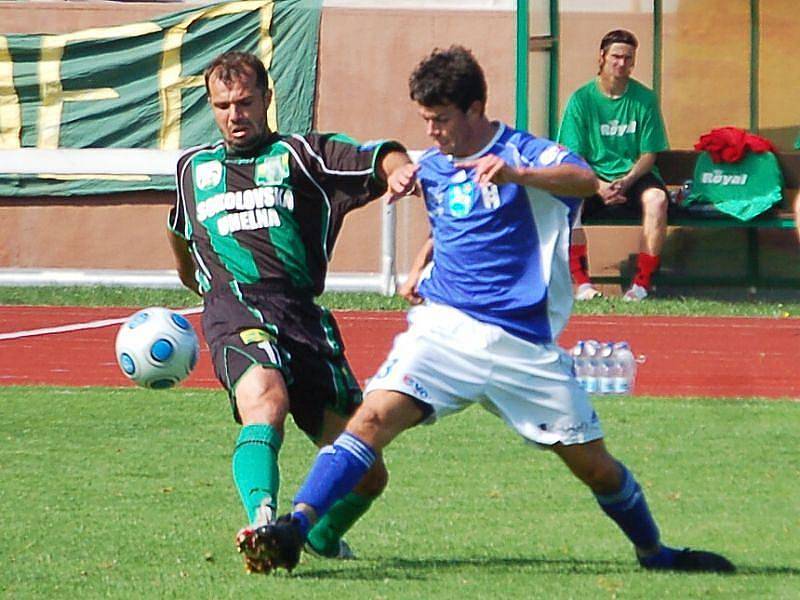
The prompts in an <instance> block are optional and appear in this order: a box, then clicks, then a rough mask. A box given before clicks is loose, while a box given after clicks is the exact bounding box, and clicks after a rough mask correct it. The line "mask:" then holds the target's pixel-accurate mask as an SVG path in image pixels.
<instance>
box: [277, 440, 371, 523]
mask: <svg viewBox="0 0 800 600" xmlns="http://www.w3.org/2000/svg"><path fill="white" fill-rule="evenodd" d="M374 462H375V451H374V450H373V449H372V448H370V447H369V446H368V445H367V444H365V443H364V442H362V441H361V440H360V439H358V438H357V437H356V436H354V435H353V434H351V433H347V432H345V433H343V434H341V435H340V436H339V437H338V438H336V441H335V442H333V445H332V446H325V447H324V448H322V449H321V450H320V451H319V454H317V458H316V460H315V461H314V465H313V466H312V467H311V470H310V471H309V472H308V475H307V476H306V480H305V481H304V482H303V485H302V486H301V487H300V489H299V490H298V492H297V495H296V496H295V497H294V503H295V505H297V504H301V503H302V504H308V505H309V506H311V507H312V508H313V509H314V511H315V512H316V513H317V518H320V517H322V515H324V514H325V513H326V512H328V509H329V508H330V507H331V506H332V505H333V503H334V502H336V501H337V500H340V499H341V498H344V497H345V496H346V495H347V494H348V493H350V492H351V491H352V490H353V488H354V487H355V486H356V484H357V483H358V482H359V481H360V480H361V478H362V477H363V476H364V473H366V472H367V471H369V468H370V467H371V466H372V464H373V463H374ZM301 514H302V513H301V512H300V511H295V512H293V513H292V516H294V517H296V518H297V519H298V520H299V523H300V528H301V529H302V530H304V531H303V535H304V536H305V535H307V534H308V530H309V529H310V522H309V520H308V518H307V517H305V518H303V517H301V516H300V515H301Z"/></svg>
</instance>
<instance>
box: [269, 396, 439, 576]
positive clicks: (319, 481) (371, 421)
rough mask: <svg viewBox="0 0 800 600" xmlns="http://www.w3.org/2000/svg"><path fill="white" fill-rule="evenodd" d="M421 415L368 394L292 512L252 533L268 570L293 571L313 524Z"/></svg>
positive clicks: (320, 459) (405, 400)
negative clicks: (255, 535) (265, 556)
mask: <svg viewBox="0 0 800 600" xmlns="http://www.w3.org/2000/svg"><path fill="white" fill-rule="evenodd" d="M425 414H426V413H425V411H424V410H423V408H421V407H420V406H419V404H418V403H417V401H416V400H415V399H414V398H411V397H410V396H406V395H405V394H401V393H399V392H395V391H389V390H376V391H375V392H373V393H371V394H369V395H368V396H367V398H366V400H365V401H364V404H362V405H361V406H360V407H359V408H358V409H357V410H356V413H355V414H354V415H353V417H352V419H350V421H349V422H348V425H347V429H346V431H345V432H344V433H342V434H341V435H340V436H339V437H337V438H336V440H335V441H334V443H333V444H332V445H330V446H325V447H324V448H322V449H321V450H320V452H319V454H317V458H316V460H315V461H314V464H313V465H312V467H311V470H310V471H309V472H308V475H306V479H305V481H304V482H303V485H302V486H301V487H300V489H299V490H298V492H297V495H296V496H295V498H294V509H293V510H292V512H291V513H290V514H286V515H283V516H281V517H280V518H279V519H278V520H277V521H276V522H275V523H274V524H272V525H267V526H265V527H263V528H261V529H260V530H259V531H258V532H257V535H258V537H259V540H260V541H261V543H262V544H263V546H264V548H265V552H266V553H267V555H268V556H269V562H270V566H271V568H278V567H283V568H285V569H287V570H289V571H291V570H292V569H294V567H295V566H297V563H298V562H299V559H300V550H301V548H302V546H303V543H304V542H305V540H306V538H307V536H308V534H309V531H310V530H311V527H312V526H313V525H314V521H315V520H316V519H317V518H322V517H324V516H325V515H326V514H327V512H328V511H329V510H330V509H331V508H332V507H333V506H334V505H335V504H336V502H338V501H341V500H342V499H343V498H345V497H346V496H347V494H349V493H351V492H352V491H353V490H354V488H355V486H356V485H357V484H358V483H359V482H360V481H361V480H362V479H363V478H364V477H365V475H367V473H368V472H369V471H370V469H371V468H372V467H373V465H374V464H375V462H376V461H377V459H378V457H379V456H380V452H381V450H382V449H383V448H384V447H385V446H386V445H387V444H389V443H390V442H391V441H392V440H393V439H394V438H395V437H397V436H398V435H399V434H400V433H401V432H403V431H404V430H406V429H408V428H410V427H412V426H414V425H415V424H417V423H418V422H419V421H420V420H421V419H422V418H423V417H424V416H425Z"/></svg>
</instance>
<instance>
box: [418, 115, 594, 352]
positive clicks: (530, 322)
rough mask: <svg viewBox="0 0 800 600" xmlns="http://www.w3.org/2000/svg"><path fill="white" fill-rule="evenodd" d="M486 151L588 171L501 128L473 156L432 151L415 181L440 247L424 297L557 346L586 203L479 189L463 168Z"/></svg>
mask: <svg viewBox="0 0 800 600" xmlns="http://www.w3.org/2000/svg"><path fill="white" fill-rule="evenodd" d="M485 154H495V155H497V156H499V157H501V158H502V159H503V160H505V161H506V163H508V164H510V165H513V166H524V167H550V166H556V165H559V164H565V163H570V164H576V165H580V166H583V167H586V168H587V169H588V168H589V167H588V166H587V165H586V163H584V162H583V160H581V158H579V157H578V156H577V155H575V154H573V153H571V152H570V151H569V150H567V149H565V148H564V147H562V146H559V145H557V144H555V143H554V142H552V141H550V140H547V139H544V138H537V137H535V136H533V135H531V134H529V133H527V132H524V131H518V130H515V129H512V128H511V127H508V126H506V125H503V124H502V123H501V124H499V127H498V130H497V133H496V135H495V136H494V138H493V139H492V140H491V141H490V142H489V143H488V144H487V145H486V147H485V148H483V149H481V150H480V151H479V152H478V153H476V154H475V155H473V156H469V157H464V158H463V159H458V158H455V159H454V158H453V157H452V156H448V155H445V154H442V153H441V152H440V151H439V150H438V149H430V150H428V151H426V152H425V153H424V154H423V155H422V156H421V157H420V159H419V165H420V169H419V171H418V177H419V179H420V182H421V184H422V187H423V190H424V193H425V205H426V208H427V210H428V216H429V218H430V223H431V231H432V235H433V242H434V243H433V248H434V250H433V261H432V263H431V265H429V269H428V270H427V272H426V274H425V275H424V276H423V279H422V281H421V282H420V284H419V292H420V294H421V295H422V296H423V297H424V298H426V299H427V300H430V301H432V302H437V303H440V304H446V305H449V306H453V307H455V308H457V309H459V310H461V311H463V312H465V313H467V314H468V315H470V316H472V317H474V318H475V319H478V320H479V321H483V322H485V323H491V324H494V325H498V326H500V327H502V328H503V329H504V330H506V331H508V332H509V333H511V334H512V335H514V336H517V337H520V338H522V339H524V340H527V341H530V342H534V343H549V342H553V341H555V339H556V338H557V336H558V335H559V333H560V332H561V330H562V329H563V328H564V326H565V325H566V323H567V320H568V319H569V314H570V311H571V309H572V282H571V279H570V273H569V258H568V256H569V238H570V229H571V226H572V223H573V222H574V218H575V215H576V214H577V210H578V207H579V205H580V199H579V198H564V197H557V196H554V195H552V194H550V193H548V192H544V191H542V190H539V189H535V188H526V187H523V186H520V185H516V184H504V185H500V186H497V185H494V184H490V185H488V186H486V187H480V186H479V185H478V184H477V182H476V181H475V179H474V178H473V175H474V173H473V171H474V169H464V168H461V167H459V166H458V163H459V160H465V161H466V160H474V159H477V158H480V157H481V156H483V155H485Z"/></svg>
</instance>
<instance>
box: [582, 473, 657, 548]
mask: <svg viewBox="0 0 800 600" xmlns="http://www.w3.org/2000/svg"><path fill="white" fill-rule="evenodd" d="M619 466H620V468H621V469H622V487H621V488H620V490H619V491H618V492H617V493H616V494H607V495H599V494H595V498H597V502H598V503H599V504H600V508H602V509H603V512H605V513H606V514H607V515H608V516H609V517H611V518H612V519H613V520H614V522H615V523H616V524H617V525H619V528H620V529H622V531H623V532H624V533H625V535H626V536H628V539H629V540H630V541H631V542H633V545H634V546H636V547H637V548H640V549H652V548H656V547H658V544H659V533H658V527H657V526H656V523H655V521H654V520H653V516H652V515H651V514H650V509H649V508H648V507H647V501H646V500H645V498H644V492H642V488H641V487H639V484H638V483H636V480H635V479H634V478H633V474H632V473H631V472H630V471H629V470H628V469H627V468H626V467H625V465H623V464H622V463H619Z"/></svg>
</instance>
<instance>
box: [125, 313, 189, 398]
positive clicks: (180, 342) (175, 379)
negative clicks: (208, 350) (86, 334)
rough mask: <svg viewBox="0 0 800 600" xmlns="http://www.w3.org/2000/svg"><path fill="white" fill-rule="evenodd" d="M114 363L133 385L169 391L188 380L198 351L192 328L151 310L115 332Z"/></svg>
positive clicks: (179, 317) (180, 318)
mask: <svg viewBox="0 0 800 600" xmlns="http://www.w3.org/2000/svg"><path fill="white" fill-rule="evenodd" d="M116 352H117V363H119V368H120V369H122V372H123V373H124V374H125V375H126V376H127V377H128V378H129V379H131V380H132V381H133V382H134V383H136V384H137V385H140V386H142V387H146V388H153V389H164V388H170V387H172V386H174V385H176V384H178V383H179V382H181V381H183V380H184V379H186V377H188V375H189V373H191V372H192V369H194V366H195V364H197V356H198V354H199V353H200V347H199V345H198V343H197V334H196V333H195V332H194V328H193V327H192V324H191V323H189V321H188V320H187V319H186V318H185V317H184V316H182V315H179V314H178V313H176V312H174V311H171V310H169V309H167V308H161V307H158V306H153V307H150V308H145V309H143V310H140V311H139V312H137V313H135V314H133V315H131V316H130V317H129V318H128V319H127V320H126V321H125V322H124V323H123V324H122V327H120V328H119V332H118V333H117V341H116Z"/></svg>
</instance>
